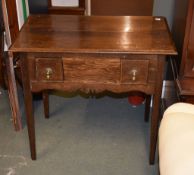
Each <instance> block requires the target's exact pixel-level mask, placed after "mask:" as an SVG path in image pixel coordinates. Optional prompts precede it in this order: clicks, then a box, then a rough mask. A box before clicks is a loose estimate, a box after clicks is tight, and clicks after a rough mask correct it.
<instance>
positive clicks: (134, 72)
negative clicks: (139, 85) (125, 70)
mask: <svg viewBox="0 0 194 175" xmlns="http://www.w3.org/2000/svg"><path fill="white" fill-rule="evenodd" d="M130 74H132V80H133V81H135V80H136V78H137V70H136V69H133V70H131V73H130Z"/></svg>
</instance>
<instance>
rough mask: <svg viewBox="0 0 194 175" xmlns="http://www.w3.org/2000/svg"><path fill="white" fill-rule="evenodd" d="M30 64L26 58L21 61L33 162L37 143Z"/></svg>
mask: <svg viewBox="0 0 194 175" xmlns="http://www.w3.org/2000/svg"><path fill="white" fill-rule="evenodd" d="M26 67H28V62H27V60H26V59H25V58H22V60H21V72H22V83H23V92H24V103H25V109H26V121H27V127H28V136H29V142H30V152H31V158H32V160H36V141H35V126H34V114H33V99H32V92H31V88H30V81H29V75H28V71H26Z"/></svg>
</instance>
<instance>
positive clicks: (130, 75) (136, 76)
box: [121, 60, 149, 84]
mask: <svg viewBox="0 0 194 175" xmlns="http://www.w3.org/2000/svg"><path fill="white" fill-rule="evenodd" d="M121 64H122V77H121V83H123V84H147V80H148V70H149V69H148V68H149V60H122V63H121Z"/></svg>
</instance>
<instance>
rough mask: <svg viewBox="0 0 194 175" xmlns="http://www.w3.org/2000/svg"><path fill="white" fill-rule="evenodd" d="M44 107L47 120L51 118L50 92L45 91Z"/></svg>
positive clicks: (43, 95)
mask: <svg viewBox="0 0 194 175" xmlns="http://www.w3.org/2000/svg"><path fill="white" fill-rule="evenodd" d="M42 97H43V105H44V116H45V118H47V119H48V118H49V93H48V91H43V93H42Z"/></svg>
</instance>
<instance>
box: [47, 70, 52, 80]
mask: <svg viewBox="0 0 194 175" xmlns="http://www.w3.org/2000/svg"><path fill="white" fill-rule="evenodd" d="M52 73H53V70H52V69H51V68H50V67H48V68H46V79H47V80H49V79H50V78H51V75H52Z"/></svg>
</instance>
